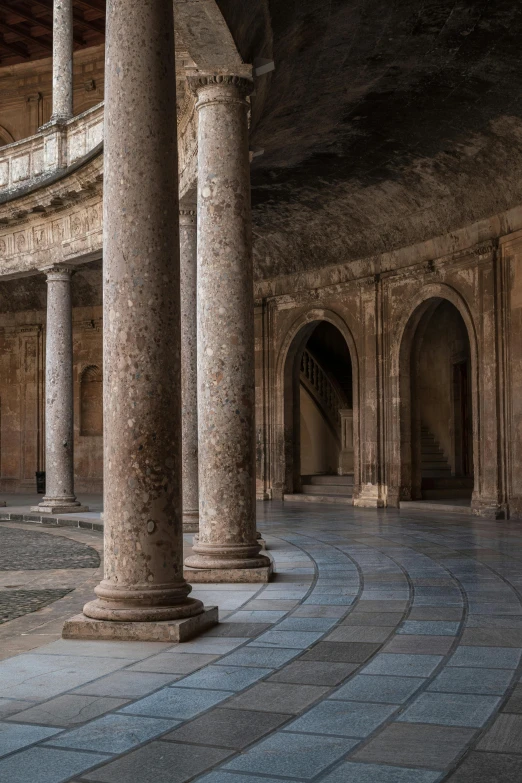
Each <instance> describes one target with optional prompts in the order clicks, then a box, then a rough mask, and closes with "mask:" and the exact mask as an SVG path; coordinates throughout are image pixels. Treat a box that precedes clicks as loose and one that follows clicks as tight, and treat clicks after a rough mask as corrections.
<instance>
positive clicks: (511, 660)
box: [448, 646, 522, 669]
mask: <svg viewBox="0 0 522 783" xmlns="http://www.w3.org/2000/svg"><path fill="white" fill-rule="evenodd" d="M521 652H522V651H521V650H517V649H514V648H509V647H464V646H460V647H458V649H457V650H456V651H455V652H454V653H453V655H452V656H451V658H450V660H449V662H448V666H478V667H484V668H486V669H516V667H517V666H518V664H519V661H520V656H521Z"/></svg>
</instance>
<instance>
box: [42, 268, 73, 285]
mask: <svg viewBox="0 0 522 783" xmlns="http://www.w3.org/2000/svg"><path fill="white" fill-rule="evenodd" d="M74 271H75V270H74V267H72V266H67V265H66V264H52V265H50V266H44V267H41V268H40V272H43V273H44V275H46V277H47V282H48V283H49V282H54V281H56V280H62V281H66V282H69V281H70V279H71V277H72V276H73V274H74Z"/></svg>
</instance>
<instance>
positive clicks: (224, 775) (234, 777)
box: [194, 769, 281, 783]
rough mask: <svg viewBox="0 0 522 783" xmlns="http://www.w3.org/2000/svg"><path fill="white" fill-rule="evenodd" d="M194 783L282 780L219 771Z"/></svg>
mask: <svg viewBox="0 0 522 783" xmlns="http://www.w3.org/2000/svg"><path fill="white" fill-rule="evenodd" d="M194 783H281V778H268V777H266V775H263V777H261V778H260V777H258V776H257V775H248V774H247V775H243V774H241V772H232V771H228V770H223V769H218V770H216V771H215V772H209V773H208V775H204V776H203V777H201V778H198V779H197V780H195V781H194Z"/></svg>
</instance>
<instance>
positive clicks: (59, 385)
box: [33, 266, 88, 514]
mask: <svg viewBox="0 0 522 783" xmlns="http://www.w3.org/2000/svg"><path fill="white" fill-rule="evenodd" d="M44 271H45V272H46V274H47V331H46V348H45V362H46V364H45V470H46V492H45V496H44V498H43V500H42V502H41V503H40V504H39V505H38V506H35V507H34V509H33V510H35V511H39V512H42V513H47V514H66V513H69V512H78V511H88V509H87V508H86V507H85V506H82V505H81V504H80V503H78V501H77V500H76V497H75V495H74V413H73V345H72V301H71V277H72V269H69V268H68V267H66V266H54V267H51V268H49V269H46V270H44Z"/></svg>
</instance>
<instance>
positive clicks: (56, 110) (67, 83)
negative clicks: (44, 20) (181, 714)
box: [51, 0, 73, 122]
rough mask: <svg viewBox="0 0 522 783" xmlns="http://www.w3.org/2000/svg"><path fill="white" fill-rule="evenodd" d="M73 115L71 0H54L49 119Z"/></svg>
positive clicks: (56, 119)
mask: <svg viewBox="0 0 522 783" xmlns="http://www.w3.org/2000/svg"><path fill="white" fill-rule="evenodd" d="M72 116H73V0H54V7H53V113H52V117H51V121H55V122H57V121H58V122H59V121H60V120H62V121H63V120H70V119H71V117H72Z"/></svg>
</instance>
